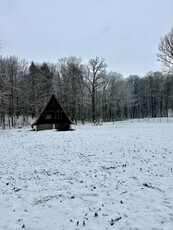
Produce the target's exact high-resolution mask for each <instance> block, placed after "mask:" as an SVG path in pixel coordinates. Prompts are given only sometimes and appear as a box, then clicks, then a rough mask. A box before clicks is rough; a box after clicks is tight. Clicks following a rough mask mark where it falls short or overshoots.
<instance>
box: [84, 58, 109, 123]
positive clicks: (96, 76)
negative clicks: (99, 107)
mask: <svg viewBox="0 0 173 230" xmlns="http://www.w3.org/2000/svg"><path fill="white" fill-rule="evenodd" d="M106 67H107V65H106V63H105V60H104V59H103V58H99V57H96V58H94V59H90V61H89V63H88V65H87V66H86V71H85V85H86V87H87V88H88V90H89V92H90V94H91V100H92V102H91V104H92V120H93V122H94V121H95V120H96V92H97V90H98V89H100V88H101V87H102V86H103V85H104V83H105V79H106Z"/></svg>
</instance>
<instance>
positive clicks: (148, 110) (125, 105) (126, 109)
mask: <svg viewBox="0 0 173 230" xmlns="http://www.w3.org/2000/svg"><path fill="white" fill-rule="evenodd" d="M171 42H172V43H171ZM170 47H172V48H170ZM171 49H172V50H171ZM158 58H159V60H160V61H162V62H163V64H164V65H165V66H166V67H169V68H168V71H167V72H152V71H151V72H149V73H147V74H146V75H145V76H142V77H141V76H137V75H131V76H129V77H128V78H124V77H123V76H122V75H121V74H120V73H117V72H108V71H107V64H106V62H105V60H104V59H103V58H101V57H95V58H93V59H90V60H89V62H88V63H87V64H85V63H83V62H82V59H81V58H78V57H75V56H71V57H65V58H61V59H59V60H58V62H57V63H56V64H52V63H46V62H44V63H41V64H40V63H34V62H31V63H29V64H28V62H27V61H26V60H20V59H18V58H17V57H15V56H10V57H2V56H1V57H0V125H1V126H2V127H4V128H5V125H6V124H8V125H9V126H12V127H15V124H16V119H17V118H18V117H19V116H22V117H23V124H25V123H26V122H27V120H28V117H32V118H35V117H37V116H38V115H39V113H40V111H41V110H42V109H43V106H44V104H45V102H46V101H47V100H48V99H49V98H50V96H51V94H52V93H53V94H54V95H55V96H56V97H57V99H58V101H59V102H60V104H61V105H62V106H63V108H64V109H65V111H66V112H67V113H68V115H69V116H70V117H71V119H72V120H73V121H74V122H77V121H81V122H82V123H84V122H85V121H92V122H95V121H99V120H100V119H102V120H103V121H115V120H122V119H128V118H144V117H163V116H168V110H169V109H173V71H172V61H173V29H172V30H171V32H170V33H168V34H167V35H165V37H164V38H161V41H160V44H159V54H158Z"/></svg>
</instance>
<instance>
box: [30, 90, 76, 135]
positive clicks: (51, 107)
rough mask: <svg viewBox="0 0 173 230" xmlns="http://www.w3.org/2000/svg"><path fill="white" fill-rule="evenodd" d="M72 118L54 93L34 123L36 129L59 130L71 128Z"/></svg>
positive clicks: (33, 126)
mask: <svg viewBox="0 0 173 230" xmlns="http://www.w3.org/2000/svg"><path fill="white" fill-rule="evenodd" d="M71 124H72V121H71V119H70V118H69V116H68V115H67V114H66V113H65V111H64V110H63V108H62V106H61V105H60V104H59V102H58V101H57V99H56V97H55V96H54V95H53V94H52V96H51V97H50V99H49V101H48V102H47V104H46V106H45V107H44V109H43V110H42V111H41V113H40V115H39V117H38V118H37V120H36V121H35V122H34V123H33V124H32V128H33V129H34V130H35V131H40V130H46V129H57V130H59V131H67V130H70V125H71Z"/></svg>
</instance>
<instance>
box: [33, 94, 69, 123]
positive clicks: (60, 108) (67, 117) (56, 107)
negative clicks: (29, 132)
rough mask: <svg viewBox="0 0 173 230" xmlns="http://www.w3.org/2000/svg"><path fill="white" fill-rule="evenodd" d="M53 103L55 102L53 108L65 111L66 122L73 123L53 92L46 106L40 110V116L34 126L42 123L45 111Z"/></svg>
mask: <svg viewBox="0 0 173 230" xmlns="http://www.w3.org/2000/svg"><path fill="white" fill-rule="evenodd" d="M51 103H52V104H53V110H59V111H61V112H62V113H63V116H64V120H65V121H66V123H69V124H72V123H73V122H72V121H71V119H70V117H69V116H68V115H67V113H66V112H65V111H64V109H63V108H62V106H61V105H60V103H59V102H58V100H57V99H56V97H55V96H54V94H52V95H51V97H50V99H49V100H48V101H47V103H46V105H45V106H44V108H43V109H42V111H41V112H40V115H39V116H38V118H37V119H36V121H35V122H34V123H33V124H32V126H34V125H38V124H40V120H41V119H42V117H43V116H44V112H45V111H46V110H48V108H49V107H50V105H51Z"/></svg>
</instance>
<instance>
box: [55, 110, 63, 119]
mask: <svg viewBox="0 0 173 230" xmlns="http://www.w3.org/2000/svg"><path fill="white" fill-rule="evenodd" d="M55 119H62V112H61V111H57V112H55Z"/></svg>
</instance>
